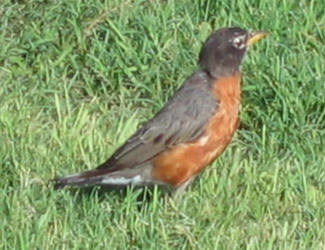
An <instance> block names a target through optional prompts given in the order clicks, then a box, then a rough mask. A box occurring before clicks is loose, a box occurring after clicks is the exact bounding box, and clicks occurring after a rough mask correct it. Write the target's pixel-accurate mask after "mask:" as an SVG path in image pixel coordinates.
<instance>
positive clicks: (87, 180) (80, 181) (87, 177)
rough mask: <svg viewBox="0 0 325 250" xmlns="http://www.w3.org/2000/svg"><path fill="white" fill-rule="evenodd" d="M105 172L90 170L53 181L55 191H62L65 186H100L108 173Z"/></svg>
mask: <svg viewBox="0 0 325 250" xmlns="http://www.w3.org/2000/svg"><path fill="white" fill-rule="evenodd" d="M103 172H104V171H103V170H97V169H95V170H90V171H86V172H82V173H78V174H73V175H68V176H65V177H60V178H57V179H54V180H52V181H53V183H54V189H62V188H64V187H65V186H77V187H86V186H92V185H96V184H100V183H101V182H102V180H103V178H104V176H105V174H107V173H103Z"/></svg>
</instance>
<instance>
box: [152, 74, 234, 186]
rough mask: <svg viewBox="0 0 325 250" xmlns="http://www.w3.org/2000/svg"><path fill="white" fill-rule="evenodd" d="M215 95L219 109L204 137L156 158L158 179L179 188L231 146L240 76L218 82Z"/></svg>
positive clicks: (215, 86) (225, 78)
mask: <svg viewBox="0 0 325 250" xmlns="http://www.w3.org/2000/svg"><path fill="white" fill-rule="evenodd" d="M213 94H214V95H215V97H216V99H217V100H218V101H219V106H218V110H217V113H216V114H215V115H214V116H213V117H212V118H211V119H210V121H209V123H208V124H207V125H206V129H205V132H204V134H203V135H202V136H201V137H200V138H199V139H198V140H196V141H195V142H192V143H188V144H185V143H184V144H180V145H178V146H176V147H174V148H172V149H169V150H167V151H165V152H163V153H161V154H159V155H158V156H156V157H155V158H154V159H153V162H152V164H153V170H152V177H153V178H154V179H155V180H159V181H161V182H164V183H168V184H170V185H172V186H174V187H177V186H180V185H181V184H183V183H184V182H186V181H187V180H188V179H189V178H190V177H192V176H193V175H196V174H198V172H199V171H200V170H202V169H203V168H204V167H205V166H207V165H208V164H210V163H211V162H212V161H213V160H215V159H216V158H217V157H218V156H219V155H220V154H221V153H222V152H223V151H224V150H225V148H226V147H227V145H228V144H229V143H230V141H231V138H232V137H233V134H234V132H235V131H236V129H237V127H238V124H239V119H238V114H239V103H240V73H238V74H236V75H235V76H231V77H224V78H222V79H219V80H218V81H216V82H215V83H214V87H213ZM202 112H204V110H202Z"/></svg>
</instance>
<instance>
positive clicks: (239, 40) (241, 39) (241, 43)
mask: <svg viewBox="0 0 325 250" xmlns="http://www.w3.org/2000/svg"><path fill="white" fill-rule="evenodd" d="M231 43H232V45H233V46H234V47H235V48H236V49H244V48H245V47H246V43H245V35H242V36H237V37H235V38H234V39H232V41H231Z"/></svg>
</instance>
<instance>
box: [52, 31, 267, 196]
mask: <svg viewBox="0 0 325 250" xmlns="http://www.w3.org/2000/svg"><path fill="white" fill-rule="evenodd" d="M267 34H268V33H267V32H265V31H248V30H246V29H243V28H239V27H224V28H220V29H218V30H216V31H214V32H213V33H212V34H211V35H210V36H209V37H208V38H207V40H206V41H205V42H204V44H203V46H202V48H201V51H200V53H199V59H198V68H197V70H196V71H195V72H194V73H192V74H191V75H190V76H189V77H188V78H187V79H186V80H185V82H184V83H183V84H182V85H181V87H180V88H179V89H178V90H176V92H175V93H174V95H173V96H172V97H171V98H170V99H169V101H167V103H166V104H165V105H164V106H163V107H162V109H160V111H158V113H157V114H156V115H154V116H153V118H151V119H150V120H148V121H147V122H145V123H144V124H143V125H142V126H140V128H139V129H138V130H137V131H136V132H135V133H134V134H133V135H132V136H131V137H130V138H129V139H128V140H126V142H125V143H124V144H122V146H120V147H119V148H118V149H117V150H116V151H115V152H114V153H113V154H112V155H111V156H110V157H109V159H108V160H107V161H105V162H104V163H102V164H101V165H99V166H98V167H97V168H95V169H93V170H88V171H84V172H81V173H77V174H73V175H68V176H66V177H61V178H57V179H54V182H55V184H54V187H55V189H62V188H63V187H65V186H76V187H85V186H94V185H99V186H108V187H113V188H114V187H118V188H122V187H127V186H140V187H144V186H155V185H157V186H163V187H167V188H170V189H172V190H173V191H176V192H177V193H183V191H184V190H185V189H186V188H187V186H188V185H189V184H190V183H191V182H192V181H193V180H194V179H195V177H196V176H197V175H198V174H199V173H200V172H201V171H202V170H203V169H205V167H206V166H208V165H209V164H211V163H212V162H213V161H214V160H215V159H216V158H218V157H219V156H220V155H221V154H222V153H223V152H224V150H225V149H226V147H227V146H228V145H229V143H230V142H231V140H232V138H233V135H234V133H235V131H236V130H237V128H238V126H239V109H240V98H241V78H242V77H241V72H240V65H241V62H242V60H243V57H244V55H245V53H246V52H247V50H248V48H249V47H250V46H251V45H252V44H254V43H256V42H257V41H259V40H261V39H262V38H264V37H265V36H266V35H267Z"/></svg>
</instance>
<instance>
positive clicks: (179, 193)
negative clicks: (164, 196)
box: [173, 175, 196, 199]
mask: <svg viewBox="0 0 325 250" xmlns="http://www.w3.org/2000/svg"><path fill="white" fill-rule="evenodd" d="M195 177H196V175H193V176H191V177H190V178H189V179H188V180H187V181H185V182H184V183H183V184H181V185H180V186H179V187H177V188H176V190H175V192H174V195H173V197H174V198H175V199H179V198H181V197H182V195H183V193H184V191H185V189H186V188H187V186H188V185H190V184H191V183H192V182H193V180H194V179H195Z"/></svg>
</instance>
